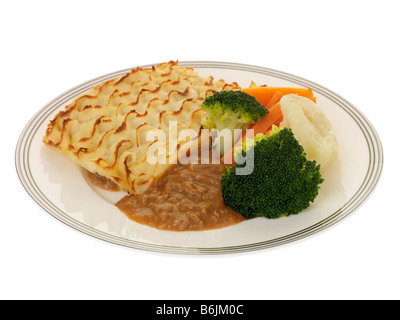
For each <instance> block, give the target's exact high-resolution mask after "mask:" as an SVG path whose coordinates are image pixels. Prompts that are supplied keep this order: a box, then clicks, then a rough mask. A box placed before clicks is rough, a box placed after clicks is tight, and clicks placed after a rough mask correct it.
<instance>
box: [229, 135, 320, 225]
mask: <svg viewBox="0 0 400 320" xmlns="http://www.w3.org/2000/svg"><path fill="white" fill-rule="evenodd" d="M250 151H251V152H250ZM238 152H239V153H238ZM235 153H236V156H238V155H240V154H241V155H242V156H246V155H247V153H250V154H251V156H252V157H253V160H254V167H253V171H252V173H251V174H248V175H238V174H236V167H239V166H244V165H241V164H236V166H233V167H227V168H226V171H224V173H223V176H222V179H221V187H222V194H223V198H224V201H225V203H226V204H227V205H228V206H230V207H232V208H233V209H234V210H236V211H237V212H239V213H241V214H242V215H243V216H244V217H246V218H253V217H257V216H258V217H266V218H270V219H271V218H279V217H282V216H288V215H292V214H297V213H299V212H300V211H302V210H304V209H305V208H307V207H308V206H309V205H310V203H311V202H313V201H314V199H315V198H316V196H317V195H318V191H319V185H320V184H321V183H322V182H323V179H322V177H321V174H320V166H319V165H317V164H316V162H315V161H310V160H307V158H306V154H305V152H304V149H303V147H302V146H301V145H300V144H299V143H298V141H297V140H296V139H295V138H294V136H293V133H292V131H291V130H290V129H288V128H278V127H274V128H273V129H272V130H271V132H270V134H269V135H263V134H259V135H256V137H255V139H254V140H250V141H246V143H245V145H244V146H243V147H242V148H241V149H239V150H236V149H235Z"/></svg>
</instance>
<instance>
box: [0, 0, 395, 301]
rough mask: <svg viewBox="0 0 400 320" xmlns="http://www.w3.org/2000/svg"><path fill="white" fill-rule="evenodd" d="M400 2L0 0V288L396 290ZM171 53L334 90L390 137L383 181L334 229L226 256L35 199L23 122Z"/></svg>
mask: <svg viewBox="0 0 400 320" xmlns="http://www.w3.org/2000/svg"><path fill="white" fill-rule="evenodd" d="M397 2H398V1H388V0H382V1H379V2H378V1H365V0H364V1H350V0H346V1H252V0H247V1H235V0H230V1H221V0H218V1H216V0H214V1H208V0H203V1H174V0H170V1H146V2H145V1H140V2H139V1H120V0H115V1H99V0H97V1H75V0H70V1H7V2H6V1H3V2H2V3H1V5H0V35H1V37H0V39H1V42H0V43H1V45H2V49H0V55H1V59H0V67H1V69H0V72H1V78H0V81H1V85H0V88H1V100H0V101H1V114H2V117H1V126H0V130H1V135H0V138H1V143H0V145H1V150H2V156H1V157H0V159H1V166H0V167H1V172H2V174H1V177H2V183H1V184H0V185H1V192H0V194H1V209H0V210H1V220H0V298H2V299H398V298H400V292H399V286H400V273H399V269H400V259H399V243H400V231H399V228H400V209H399V196H398V194H399V193H398V191H396V188H398V181H399V178H400V176H399V167H398V159H397V158H396V156H397V153H396V149H398V148H399V141H398V136H399V133H398V132H397V130H399V121H398V117H399V115H400V113H399V109H400V103H399V98H398V96H399V93H398V91H399V84H400V81H399V74H400V63H399V57H400V49H399V47H398V42H399V30H400V23H399V19H398V13H399V10H398V9H397V5H398V4H397ZM168 60H181V61H185V60H213V61H228V62H237V63H245V64H253V65H259V66H263V67H268V68H273V69H277V70H281V71H285V72H288V73H292V74H295V75H298V76H301V77H303V78H306V79H309V80H311V81H314V82H316V83H319V84H321V85H323V86H325V87H327V88H329V89H331V90H333V91H335V92H336V93H338V94H339V95H341V96H343V97H344V98H346V99H347V100H349V101H350V102H352V103H353V104H354V105H355V106H356V107H357V108H358V109H359V110H361V111H362V113H364V115H366V116H367V118H368V119H369V120H370V121H371V122H372V123H373V125H374V127H375V128H376V130H377V132H378V134H379V136H380V138H381V140H382V143H383V147H384V153H385V165H384V170H383V174H382V177H381V179H380V182H379V184H378V186H377V188H376V189H375V191H374V192H373V194H372V195H371V197H370V198H369V199H368V200H367V201H366V202H365V203H364V204H363V205H362V206H361V207H360V208H359V209H358V210H357V211H355V212H354V213H353V214H351V215H350V216H349V217H348V218H346V219H345V220H343V221H341V222H340V223H338V224H336V225H335V226H333V227H331V228H329V229H327V230H326V231H323V232H321V233H318V234H316V235H314V236H312V237H309V238H306V239H304V240H301V241H298V242H295V243H292V244H289V245H285V246H282V247H277V248H274V249H268V250H262V251H256V252H250V253H243V254H232V255H222V256H184V255H182V256H181V255H170V254H159V253H152V252H144V251H140V250H135V249H128V248H124V247H120V246H116V245H113V244H110V243H107V242H104V241H101V240H97V239H95V238H92V237H89V236H87V235H85V234H82V233H80V232H78V231H76V230H74V229H72V228H70V227H68V226H66V225H64V224H63V223H61V222H59V221H58V220H56V219H54V218H53V217H52V216H50V215H49V214H48V213H46V212H44V211H43V210H42V209H41V208H39V206H38V205H37V204H36V203H35V202H34V201H33V200H32V199H31V198H30V197H29V196H28V195H27V193H26V192H25V190H24V189H23V187H22V185H21V184H20V182H19V180H18V177H17V174H16V170H15V165H14V151H15V146H16V143H17V140H18V137H19V134H20V133H21V131H22V129H23V128H24V126H25V124H26V123H27V122H28V121H29V119H30V118H31V117H32V116H33V115H34V113H35V112H36V111H38V110H39V109H40V108H41V107H43V106H44V105H45V104H46V103H47V102H49V101H50V100H51V99H52V98H54V97H55V96H57V95H59V94H61V93H62V92H64V91H66V90H68V89H70V88H71V87H73V86H75V85H78V84H80V83H82V82H84V81H86V80H90V79H92V78H94V77H97V76H100V75H103V74H106V73H109V72H112V71H116V70H120V69H125V68H129V67H135V66H137V65H143V64H150V63H157V62H163V61H168ZM354 147H356V146H354Z"/></svg>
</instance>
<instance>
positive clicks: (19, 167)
mask: <svg viewBox="0 0 400 320" xmlns="http://www.w3.org/2000/svg"><path fill="white" fill-rule="evenodd" d="M156 64H159V63H154V64H146V65H141V66H139V67H140V68H148V67H151V66H153V65H156ZM179 65H181V66H184V67H193V68H218V69H231V70H242V71H250V72H255V73H260V74H265V75H268V76H273V77H276V78H280V79H283V80H287V81H291V82H294V83H296V84H298V85H301V86H305V87H308V88H310V89H312V90H313V91H315V92H318V93H319V94H321V95H323V96H325V97H327V98H328V99H329V100H331V101H333V102H335V104H336V105H338V106H339V107H341V108H342V109H343V110H344V111H345V112H346V113H347V114H348V115H349V116H351V118H352V119H353V120H354V121H355V123H356V124H357V126H358V127H359V128H360V130H361V132H362V133H363V136H364V138H365V140H366V142H367V146H368V152H369V165H368V170H367V172H366V174H365V177H364V180H363V182H362V184H361V185H360V186H359V188H358V190H357V191H356V192H355V193H354V194H353V195H352V197H351V198H350V199H349V200H348V201H346V203H345V204H344V205H343V206H342V207H341V208H339V209H338V210H336V211H335V212H333V213H332V214H331V215H329V216H328V217H327V218H325V219H323V220H321V221H319V222H318V223H315V224H313V225H311V226H309V227H306V228H304V229H301V230H299V231H296V232H293V233H290V234H288V235H285V236H282V237H278V238H274V239H270V240H266V241H261V242H256V243H250V244H244V245H234V246H226V247H225V246H224V247H213V248H209V247H203V248H202V247H180V246H168V245H160V244H151V243H144V242H140V241H135V240H130V239H124V238H122V237H119V236H115V235H112V234H109V233H107V232H104V231H100V230H98V229H95V228H93V227H90V226H88V225H86V224H84V223H82V222H79V221H77V220H75V219H73V218H72V217H70V216H69V215H68V214H67V213H66V212H63V211H62V210H61V209H60V208H58V207H57V206H56V205H54V204H53V203H52V202H51V201H50V200H49V199H47V198H46V196H45V193H44V192H43V191H42V190H41V189H40V188H39V187H38V186H37V185H36V182H35V180H34V179H33V177H32V175H31V173H30V164H29V158H28V154H29V149H30V146H31V143H32V140H33V137H34V136H35V134H36V132H37V130H38V128H39V127H40V126H41V125H42V124H43V122H44V121H45V119H48V117H49V115H50V114H51V113H53V112H54V111H56V110H57V109H59V108H60V105H63V103H65V102H66V101H69V100H70V99H71V98H74V97H76V96H77V95H79V94H81V93H84V92H86V91H88V90H89V89H91V88H92V87H93V86H94V85H95V84H97V83H101V82H103V81H107V80H109V79H112V78H114V77H118V76H121V75H123V74H125V73H127V72H129V71H130V70H132V69H133V68H135V67H131V68H125V69H121V70H118V71H114V72H110V73H107V74H104V75H102V76H98V77H96V78H93V79H91V80H88V81H85V82H83V83H81V84H78V85H76V86H74V87H72V88H70V89H69V90H66V91H64V92H63V93H61V94H59V95H58V96H56V97H55V98H53V99H52V100H50V101H49V102H48V103H47V104H45V105H44V106H43V107H42V108H40V109H39V110H38V111H37V112H36V113H35V114H34V115H33V116H32V117H31V119H30V120H29V121H28V122H27V124H26V125H25V127H24V128H23V130H22V132H21V134H20V136H19V138H18V141H17V144H16V148H15V168H16V171H17V175H18V178H19V180H20V182H21V184H22V185H23V187H24V189H25V190H26V192H27V193H28V195H30V197H31V198H32V199H33V200H34V201H35V202H36V203H37V204H38V205H39V206H40V207H41V208H42V209H43V210H45V211H46V212H47V213H49V214H50V215H51V216H53V217H54V218H56V219H57V220H59V221H60V222H62V223H64V224H66V225H68V226H70V227H72V228H73V229H75V230H78V231H80V232H82V233H84V234H87V235H89V236H92V237H94V238H97V239H100V240H103V241H107V242H110V243H113V244H116V245H121V246H124V247H129V248H134V249H141V250H146V251H155V252H163V253H179V254H222V253H239V252H247V251H255V250H261V249H267V248H272V247H276V246H281V245H284V244H288V243H291V242H294V241H298V240H300V239H303V238H306V237H309V236H311V235H313V234H315V233H318V232H321V231H323V230H325V229H327V228H328V227H330V226H332V225H334V224H336V223H338V222H339V221H341V220H343V219H344V218H346V217H347V216H348V215H350V214H351V213H353V212H354V211H355V210H356V209H358V208H359V207H360V206H361V205H362V204H363V203H364V202H365V201H366V200H367V199H368V198H369V197H370V196H371V194H372V192H373V191H374V190H375V188H376V186H377V184H378V182H379V180H380V177H381V174H382V170H383V164H384V154H383V147H382V143H381V140H380V137H379V135H378V133H377V131H376V129H375V128H374V126H373V125H372V123H371V122H370V121H369V120H368V119H367V118H366V117H365V116H364V114H363V113H362V112H361V111H360V110H359V109H358V108H357V107H355V106H354V105H353V104H352V103H350V102H349V101H347V100H346V99H344V98H343V97H341V96H340V95H338V94H337V93H335V92H333V91H332V90H330V89H328V88H326V87H324V86H322V85H320V84H317V83H315V82H313V81H310V80H307V79H305V78H302V77H299V76H296V75H294V74H291V73H287V72H284V71H279V70H276V69H271V68H267V67H262V66H256V65H252V64H243V63H235V62H222V61H207V60H198V61H197V60H194V61H179ZM32 132H34V133H33V134H32Z"/></svg>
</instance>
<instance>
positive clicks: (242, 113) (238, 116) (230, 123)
mask: <svg viewBox="0 0 400 320" xmlns="http://www.w3.org/2000/svg"><path fill="white" fill-rule="evenodd" d="M202 108H203V110H205V111H206V112H207V115H206V116H205V117H204V118H202V120H201V124H202V126H203V128H204V129H217V130H219V131H221V130H223V129H230V130H232V131H233V130H234V129H247V128H248V127H249V126H250V125H251V124H253V123H255V122H257V121H258V120H261V119H263V118H265V116H266V115H267V113H268V110H267V109H266V108H264V106H263V105H262V104H261V103H259V102H258V101H257V100H256V99H255V98H254V97H253V96H251V95H249V94H247V93H245V92H243V91H236V90H235V91H233V90H231V91H220V92H216V93H214V94H213V95H212V96H209V97H207V98H206V99H205V100H204V102H203V104H202Z"/></svg>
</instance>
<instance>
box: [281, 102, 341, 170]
mask: <svg viewBox="0 0 400 320" xmlns="http://www.w3.org/2000/svg"><path fill="white" fill-rule="evenodd" d="M280 105H281V109H282V114H283V121H282V123H281V125H283V126H285V127H288V128H291V129H292V131H293V134H294V136H295V138H296V139H297V140H298V141H299V143H300V144H301V145H302V146H303V148H304V151H305V152H306V154H307V157H308V158H309V159H310V160H315V161H316V162H317V164H320V165H321V172H322V171H326V170H327V169H328V168H329V167H330V166H331V165H332V164H333V162H334V161H335V160H336V159H337V157H338V143H337V140H336V136H335V135H334V134H333V133H331V132H330V130H331V128H332V124H331V122H330V121H329V120H328V118H327V117H326V115H325V114H324V113H323V112H322V110H321V109H320V108H319V107H318V106H317V105H316V104H315V103H314V102H313V101H312V100H310V99H308V98H305V97H301V96H298V95H296V94H288V95H285V96H283V97H282V99H281V101H280Z"/></svg>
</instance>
